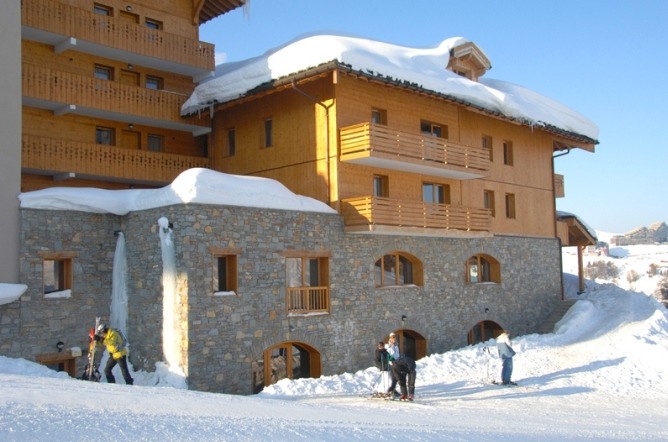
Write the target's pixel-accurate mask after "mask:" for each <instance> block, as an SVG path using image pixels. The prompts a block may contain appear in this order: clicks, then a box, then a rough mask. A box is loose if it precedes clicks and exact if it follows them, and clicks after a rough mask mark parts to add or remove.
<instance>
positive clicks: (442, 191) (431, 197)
mask: <svg viewBox="0 0 668 442" xmlns="http://www.w3.org/2000/svg"><path fill="white" fill-rule="evenodd" d="M422 201H423V202H425V203H433V204H450V186H448V185H445V184H433V183H423V184H422Z"/></svg>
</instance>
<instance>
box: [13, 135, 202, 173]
mask: <svg viewBox="0 0 668 442" xmlns="http://www.w3.org/2000/svg"><path fill="white" fill-rule="evenodd" d="M21 165H22V168H23V169H24V170H28V171H32V172H36V173H44V174H54V175H55V174H59V173H70V172H73V173H75V174H77V175H82V176H85V177H90V178H98V179H105V178H106V179H114V180H124V181H128V182H142V183H147V184H156V185H164V184H167V183H170V182H172V181H173V180H174V178H176V177H177V176H178V174H179V173H181V172H183V171H184V170H186V169H190V168H193V167H204V168H208V167H209V160H208V159H207V158H199V157H190V156H186V155H175V154H168V153H160V152H149V151H143V150H133V149H125V148H121V147H116V146H104V145H99V144H89V143H81V142H74V141H66V140H62V139H54V138H46V137H35V136H31V135H24V136H23V151H22V155H21Z"/></svg>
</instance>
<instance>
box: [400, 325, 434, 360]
mask: <svg viewBox="0 0 668 442" xmlns="http://www.w3.org/2000/svg"><path fill="white" fill-rule="evenodd" d="M394 333H395V334H396V335H397V339H398V341H399V351H400V352H401V354H402V355H406V356H408V357H410V358H413V359H414V360H416V361H417V360H418V359H420V358H423V357H425V356H427V340H426V339H425V338H424V336H422V335H421V334H420V333H418V332H416V331H415V330H408V329H403V330H397V331H395V332H394Z"/></svg>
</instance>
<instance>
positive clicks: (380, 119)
mask: <svg viewBox="0 0 668 442" xmlns="http://www.w3.org/2000/svg"><path fill="white" fill-rule="evenodd" d="M371 124H378V125H381V126H387V111H386V110H385V109H380V108H377V107H373V108H371Z"/></svg>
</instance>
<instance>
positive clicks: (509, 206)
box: [505, 193, 517, 219]
mask: <svg viewBox="0 0 668 442" xmlns="http://www.w3.org/2000/svg"><path fill="white" fill-rule="evenodd" d="M505 200H506V218H507V219H517V208H516V207H515V205H516V201H515V194H514V193H506V196H505Z"/></svg>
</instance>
